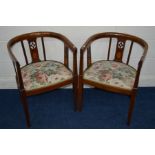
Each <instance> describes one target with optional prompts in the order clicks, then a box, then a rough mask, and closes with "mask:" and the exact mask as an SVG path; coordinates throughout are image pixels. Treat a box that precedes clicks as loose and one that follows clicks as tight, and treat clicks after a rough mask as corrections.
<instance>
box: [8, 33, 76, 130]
mask: <svg viewBox="0 0 155 155" xmlns="http://www.w3.org/2000/svg"><path fill="white" fill-rule="evenodd" d="M52 39H53V40H54V41H55V42H60V43H61V44H62V52H64V58H63V59H62V60H63V62H60V61H55V60H53V59H47V54H48V52H50V51H52V50H53V49H54V48H53V47H57V46H56V45H55V44H54V43H55V42H53V44H52V42H51V43H50V40H52ZM49 43H50V44H49ZM16 45H17V46H18V50H19V49H20V50H19V54H18V55H17V54H16V56H15V52H16V50H17V48H16V50H15V47H14V46H16ZM47 45H48V47H47ZM7 47H8V51H9V55H10V57H11V60H12V62H13V66H14V70H15V73H16V82H17V86H18V89H19V92H20V97H21V101H22V104H23V108H24V112H25V116H26V124H27V127H30V114H29V110H28V102H27V97H28V96H31V95H36V94H41V93H45V92H47V91H51V90H54V89H57V88H60V87H62V86H66V85H68V84H72V85H73V91H74V97H75V101H76V95H77V48H76V47H75V46H74V45H73V44H72V43H71V41H69V40H68V39H67V38H66V37H65V36H63V35H61V34H58V33H54V32H33V33H27V34H23V35H20V36H17V37H15V38H13V39H11V40H10V41H9V42H8V44H7ZM47 48H48V49H47ZM70 51H71V52H72V54H73V57H72V59H71V60H73V61H72V62H73V64H72V68H73V69H72V70H71V69H70V68H69V67H70V66H71V64H70V61H69V52H70ZM57 52H59V51H57ZM41 53H42V58H41ZM55 54H57V53H56V52H55V53H54V54H53V56H54V55H55ZM59 55H60V53H59ZM21 56H23V57H24V59H25V60H24V64H23V65H21V63H20V61H19V59H20V58H21ZM22 63H23V62H22Z"/></svg>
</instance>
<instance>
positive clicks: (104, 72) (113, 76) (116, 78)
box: [84, 60, 136, 90]
mask: <svg viewBox="0 0 155 155" xmlns="http://www.w3.org/2000/svg"><path fill="white" fill-rule="evenodd" d="M135 77H136V70H135V69H134V68H133V67H131V66H129V65H126V64H124V63H120V62H116V61H105V60H102V61H97V62H95V63H93V64H92V65H91V66H90V67H89V68H88V69H86V71H85V72H84V79H85V80H89V81H92V82H96V83H99V84H104V85H108V86H113V87H119V88H123V89H130V90H131V89H132V88H133V84H134V81H135Z"/></svg>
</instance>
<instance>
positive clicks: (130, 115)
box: [127, 93, 136, 126]
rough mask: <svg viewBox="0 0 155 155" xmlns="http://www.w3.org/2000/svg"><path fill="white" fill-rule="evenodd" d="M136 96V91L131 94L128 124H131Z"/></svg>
mask: <svg viewBox="0 0 155 155" xmlns="http://www.w3.org/2000/svg"><path fill="white" fill-rule="evenodd" d="M135 98H136V94H135V93H134V94H132V95H131V96H130V105H129V111H128V122H127V124H128V126H129V125H130V124H131V118H132V113H133V110H134V105H135Z"/></svg>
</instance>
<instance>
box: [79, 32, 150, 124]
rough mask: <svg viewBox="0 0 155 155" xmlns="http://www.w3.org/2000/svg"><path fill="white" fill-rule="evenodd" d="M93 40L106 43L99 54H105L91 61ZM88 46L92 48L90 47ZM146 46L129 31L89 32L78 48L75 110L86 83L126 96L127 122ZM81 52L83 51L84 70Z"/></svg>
mask: <svg viewBox="0 0 155 155" xmlns="http://www.w3.org/2000/svg"><path fill="white" fill-rule="evenodd" d="M97 41H99V42H100V43H101V44H102V45H106V46H104V48H105V49H104V50H102V51H103V52H104V53H102V54H101V55H105V56H106V58H105V59H104V58H103V59H102V58H101V59H100V60H99V61H96V60H95V61H94V62H92V56H91V53H92V52H94V53H95V52H97V50H96V48H95V47H96V46H97V44H96V46H95V43H96V42H97ZM92 49H94V50H93V51H92ZM100 49H101V48H100ZM147 50H148V45H147V43H146V42H145V41H144V40H143V39H141V38H138V37H136V36H133V35H129V34H123V33H115V32H107V33H99V34H95V35H93V36H91V37H90V38H89V39H88V40H87V41H86V42H85V44H84V45H83V46H82V47H81V50H80V73H79V88H78V106H77V111H82V106H83V104H82V100H83V85H84V84H87V85H90V86H93V87H95V88H100V89H103V90H106V91H110V92H114V93H121V94H124V95H128V96H129V97H130V105H129V110H128V121H127V123H128V125H130V123H131V116H132V112H133V109H134V102H135V97H136V92H137V88H138V83H139V76H140V72H141V68H142V65H143V62H144V59H145V56H146V54H147ZM91 51H92V52H91ZM85 52H86V53H85ZM84 53H85V54H87V55H86V56H87V58H86V59H87V66H86V69H85V70H84V66H85V65H84V62H85V59H84V56H85V54H84ZM135 54H136V55H135ZM138 54H140V56H139V58H138V57H137V55H138ZM136 60H137V63H136Z"/></svg>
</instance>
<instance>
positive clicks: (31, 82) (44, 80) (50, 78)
mask: <svg viewBox="0 0 155 155" xmlns="http://www.w3.org/2000/svg"><path fill="white" fill-rule="evenodd" d="M21 74H22V78H23V82H24V87H25V89H26V90H27V91H30V90H34V89H38V88H42V87H48V86H52V85H55V84H57V83H60V82H64V81H66V80H70V79H72V72H71V71H70V70H69V69H67V68H66V67H65V66H64V65H63V64H62V63H59V62H57V61H43V62H37V63H33V64H29V65H27V66H25V67H23V68H22V69H21Z"/></svg>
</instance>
